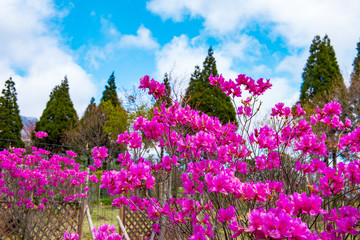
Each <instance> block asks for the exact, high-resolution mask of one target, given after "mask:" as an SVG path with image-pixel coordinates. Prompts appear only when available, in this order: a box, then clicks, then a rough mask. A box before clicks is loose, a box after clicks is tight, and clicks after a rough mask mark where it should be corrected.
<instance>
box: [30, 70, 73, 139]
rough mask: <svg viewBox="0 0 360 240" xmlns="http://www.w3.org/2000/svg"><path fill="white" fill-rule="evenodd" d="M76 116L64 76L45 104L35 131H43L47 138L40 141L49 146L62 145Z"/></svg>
mask: <svg viewBox="0 0 360 240" xmlns="http://www.w3.org/2000/svg"><path fill="white" fill-rule="evenodd" d="M77 121H78V116H77V113H76V111H75V109H74V105H73V103H72V101H71V98H70V94H69V82H68V79H67V77H66V76H65V78H64V80H62V81H61V84H60V85H57V86H55V87H54V89H53V90H52V91H51V93H50V99H49V101H48V102H47V103H46V108H45V109H44V111H43V113H42V115H41V117H40V120H39V121H38V122H37V123H36V125H35V131H44V132H47V133H48V137H47V138H45V139H42V141H46V142H47V143H51V144H62V140H63V138H64V133H65V131H66V130H67V129H68V128H69V127H70V126H73V125H75V124H76V123H77Z"/></svg>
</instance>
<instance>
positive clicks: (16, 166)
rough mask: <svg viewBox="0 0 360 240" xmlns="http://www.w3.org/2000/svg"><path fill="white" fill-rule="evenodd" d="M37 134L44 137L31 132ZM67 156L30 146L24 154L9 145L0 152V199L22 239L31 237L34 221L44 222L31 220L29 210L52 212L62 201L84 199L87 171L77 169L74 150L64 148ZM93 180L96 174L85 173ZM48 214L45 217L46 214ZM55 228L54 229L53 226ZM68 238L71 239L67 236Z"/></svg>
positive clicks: (40, 133) (44, 134)
mask: <svg viewBox="0 0 360 240" xmlns="http://www.w3.org/2000/svg"><path fill="white" fill-rule="evenodd" d="M35 135H36V136H37V137H39V138H42V137H46V136H47V134H46V133H44V132H38V133H36V134H35ZM66 153H67V156H60V155H52V154H51V153H50V152H49V151H46V150H44V149H41V148H36V147H33V148H32V152H31V153H29V154H28V153H26V151H25V149H22V148H11V149H9V150H3V151H1V152H0V169H1V172H0V199H1V200H2V201H6V202H7V203H8V206H7V207H8V209H10V210H9V211H10V212H11V216H12V218H13V219H12V223H10V224H13V223H16V224H15V226H16V228H17V231H18V232H19V233H20V234H21V235H22V236H24V239H27V238H33V237H34V236H33V235H32V234H33V231H34V229H36V228H37V229H39V228H40V226H37V225H36V224H40V223H42V224H45V223H47V222H48V221H47V219H45V220H44V221H35V220H33V218H32V217H33V216H32V215H31V211H32V210H38V211H44V216H45V215H47V214H45V213H48V212H49V211H50V212H54V211H55V210H57V209H58V204H59V203H61V202H62V201H66V202H72V201H75V200H81V199H83V198H86V193H84V192H86V190H88V189H87V188H86V189H83V188H84V186H83V187H82V184H85V180H86V178H87V176H88V173H87V172H85V171H80V169H79V164H78V163H76V162H75V160H74V157H76V156H77V155H76V153H74V152H72V151H67V152H66ZM89 179H90V180H92V181H97V179H96V176H95V175H94V176H89ZM47 217H49V216H47ZM54 229H55V228H54ZM70 239H75V238H73V236H72V238H70Z"/></svg>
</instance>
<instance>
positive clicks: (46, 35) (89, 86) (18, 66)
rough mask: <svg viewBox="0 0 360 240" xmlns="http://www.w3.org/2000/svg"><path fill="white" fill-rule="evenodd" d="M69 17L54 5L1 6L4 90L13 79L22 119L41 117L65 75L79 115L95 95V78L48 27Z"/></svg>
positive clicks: (21, 0) (15, 0)
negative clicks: (7, 81) (93, 80)
mask: <svg viewBox="0 0 360 240" xmlns="http://www.w3.org/2000/svg"><path fill="white" fill-rule="evenodd" d="M65 15H66V12H64V11H57V10H55V6H54V5H53V3H52V2H51V1H40V0H39V1H30V0H27V1H26V0H8V1H6V0H3V1H1V2H0V36H1V38H0V45H1V48H0V56H1V59H2V60H1V61H0V88H3V86H4V82H5V80H6V79H8V78H9V77H10V76H11V77H12V78H13V80H14V81H15V83H16V90H17V93H18V104H19V107H20V114H22V115H25V116H35V117H40V115H41V113H42V111H43V109H44V108H45V105H46V102H47V101H48V99H49V94H50V92H51V90H52V88H53V87H54V86H55V85H57V84H60V82H61V80H62V79H63V78H64V76H65V75H67V76H68V79H69V84H70V94H71V98H72V101H73V103H74V105H75V108H76V109H77V111H78V114H82V112H83V110H84V109H85V107H86V105H87V104H88V102H89V99H90V98H91V96H93V95H94V94H95V87H94V84H93V83H92V81H91V76H90V75H89V74H87V73H86V72H85V71H84V69H82V68H81V67H80V66H79V65H78V64H77V63H76V62H75V60H74V59H73V57H72V56H71V54H70V53H69V50H67V49H66V47H65V46H61V44H60V41H61V39H60V37H59V36H58V35H57V34H58V33H57V31H56V29H52V28H51V27H50V24H48V22H49V21H50V20H51V19H53V18H59V17H64V16H65Z"/></svg>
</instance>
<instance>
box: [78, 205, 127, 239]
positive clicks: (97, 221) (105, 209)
mask: <svg viewBox="0 0 360 240" xmlns="http://www.w3.org/2000/svg"><path fill="white" fill-rule="evenodd" d="M90 214H91V219H92V223H93V227H98V226H100V225H102V224H104V223H109V224H111V225H114V226H115V228H116V230H117V232H118V231H119V224H118V223H117V220H116V216H119V214H120V210H119V208H115V207H112V206H111V205H103V204H100V205H99V204H94V205H93V206H92V207H91V208H90ZM83 226H84V228H83V233H84V234H83V239H91V233H90V229H89V223H88V220H87V218H85V219H84V225H83Z"/></svg>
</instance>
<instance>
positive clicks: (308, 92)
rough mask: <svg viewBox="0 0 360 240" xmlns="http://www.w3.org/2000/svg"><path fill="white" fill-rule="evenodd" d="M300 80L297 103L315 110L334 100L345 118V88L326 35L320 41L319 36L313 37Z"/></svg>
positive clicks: (346, 106) (346, 95)
mask: <svg viewBox="0 0 360 240" xmlns="http://www.w3.org/2000/svg"><path fill="white" fill-rule="evenodd" d="M302 78H303V82H302V85H301V90H300V91H301V92H300V101H299V102H300V103H301V104H302V105H307V107H308V108H315V106H316V105H320V106H321V105H324V104H325V103H327V102H329V101H334V100H336V101H338V102H339V103H340V104H341V105H342V107H343V109H344V110H345V112H344V114H345V116H347V114H348V113H347V112H346V109H347V108H348V93H347V88H346V86H345V83H344V79H343V77H342V75H341V73H340V68H339V65H338V63H337V60H336V56H335V51H334V48H333V47H332V46H331V43H330V39H329V37H328V36H327V35H325V37H324V38H323V39H322V40H321V39H320V36H315V38H314V40H313V42H312V44H311V46H310V56H309V58H308V60H307V62H306V65H305V67H304V72H303V74H302Z"/></svg>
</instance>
